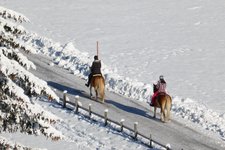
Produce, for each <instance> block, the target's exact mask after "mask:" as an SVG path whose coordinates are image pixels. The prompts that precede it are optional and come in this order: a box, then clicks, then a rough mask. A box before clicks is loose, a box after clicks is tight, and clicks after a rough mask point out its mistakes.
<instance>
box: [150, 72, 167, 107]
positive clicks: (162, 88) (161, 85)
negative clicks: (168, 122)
mask: <svg viewBox="0 0 225 150" xmlns="http://www.w3.org/2000/svg"><path fill="white" fill-rule="evenodd" d="M156 89H157V91H156V92H155V93H154V94H153V96H152V101H151V104H150V105H151V106H154V105H155V100H156V96H157V95H158V94H159V93H166V81H165V79H164V77H163V75H160V76H159V81H158V82H157V84H156Z"/></svg>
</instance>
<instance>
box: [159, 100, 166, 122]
mask: <svg viewBox="0 0 225 150" xmlns="http://www.w3.org/2000/svg"><path fill="white" fill-rule="evenodd" d="M160 108H161V114H160V119H161V121H162V122H165V101H163V100H162V101H161V105H160Z"/></svg>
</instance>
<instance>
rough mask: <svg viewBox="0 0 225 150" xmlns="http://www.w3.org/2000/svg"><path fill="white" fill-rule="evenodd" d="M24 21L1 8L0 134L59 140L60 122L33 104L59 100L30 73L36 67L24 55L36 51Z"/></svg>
mask: <svg viewBox="0 0 225 150" xmlns="http://www.w3.org/2000/svg"><path fill="white" fill-rule="evenodd" d="M23 22H29V19H27V18H26V17H25V16H24V15H22V14H20V13H17V12H15V11H12V10H9V9H6V8H3V7H1V6H0V124H1V125H0V132H3V131H6V132H14V131H20V132H25V133H28V134H36V135H38V134H41V133H42V134H44V135H46V136H47V137H50V138H52V139H54V140H57V139H60V138H63V136H62V135H61V133H59V132H58V131H57V130H56V129H54V128H53V127H52V123H54V122H56V121H57V120H60V119H59V118H58V117H56V116H55V115H52V114H49V113H48V112H46V111H45V110H43V109H42V108H41V107H40V106H39V105H37V104H35V103H33V102H32V101H31V98H32V97H34V96H40V95H41V96H45V97H48V98H49V99H51V100H52V99H54V100H57V101H58V100H59V98H58V96H57V95H56V94H55V93H54V91H52V89H51V88H50V87H48V85H47V82H45V81H43V80H41V79H39V78H38V77H36V76H34V75H33V74H32V73H30V72H29V69H31V68H32V69H36V66H35V65H34V64H33V63H32V62H31V61H30V60H28V58H27V57H26V56H25V55H24V53H25V52H26V53H29V52H32V53H35V52H36V50H35V48H34V47H32V46H31V45H29V44H27V41H26V40H25V39H24V37H26V36H24V35H26V34H28V31H27V30H26V29H25V28H24V27H23V26H22V25H21V23H23ZM1 144H2V143H1V142H0V145H1ZM1 146H2V145H1Z"/></svg>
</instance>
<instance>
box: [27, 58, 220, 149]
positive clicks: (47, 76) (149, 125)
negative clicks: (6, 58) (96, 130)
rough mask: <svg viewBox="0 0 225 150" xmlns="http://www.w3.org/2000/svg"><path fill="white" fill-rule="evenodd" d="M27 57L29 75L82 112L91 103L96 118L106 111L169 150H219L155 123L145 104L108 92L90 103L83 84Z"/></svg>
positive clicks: (174, 126)
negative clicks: (30, 66) (30, 63)
mask: <svg viewBox="0 0 225 150" xmlns="http://www.w3.org/2000/svg"><path fill="white" fill-rule="evenodd" d="M27 57H28V58H29V59H30V60H32V61H33V62H34V63H35V65H36V66H37V70H32V71H31V72H32V73H34V75H36V76H38V77H39V78H42V79H43V80H46V81H47V82H48V84H49V85H50V86H52V87H53V88H55V89H57V94H58V95H59V97H62V91H64V90H67V91H68V94H69V95H68V96H69V98H70V100H71V101H73V100H74V96H75V95H79V96H80V101H81V102H82V105H83V106H84V107H86V108H88V105H89V104H90V103H91V104H92V110H93V111H95V112H98V113H100V114H103V112H104V110H105V109H108V110H109V118H112V119H113V120H117V121H120V120H121V119H122V118H123V119H125V123H124V124H126V125H127V126H129V127H131V128H133V123H134V122H138V123H139V124H138V130H139V132H141V133H144V134H145V135H146V136H149V135H150V134H152V138H153V139H154V140H156V141H158V142H160V143H162V144H165V145H166V144H168V143H169V144H170V145H171V148H172V149H189V150H190V149H198V150H207V149H208V150H211V149H222V147H220V145H219V144H217V143H216V141H215V140H214V139H211V138H210V137H208V136H206V135H204V134H202V133H201V132H200V131H197V130H195V129H192V128H189V127H187V126H186V125H185V124H181V123H180V122H177V121H176V120H173V118H172V121H171V122H170V123H166V124H165V123H162V122H160V120H159V119H153V118H152V117H151V116H152V112H149V107H148V105H147V104H146V103H143V102H137V101H132V100H130V99H129V100H128V99H127V98H124V97H121V96H119V95H116V94H114V93H110V92H106V101H105V102H106V103H105V104H100V103H98V102H95V101H92V100H90V99H89V98H88V93H89V89H88V88H87V87H85V86H84V83H85V81H84V80H81V79H80V78H78V77H76V76H74V75H72V74H71V73H69V71H67V70H64V69H62V68H59V67H58V66H50V65H49V63H50V62H51V60H50V59H49V58H47V57H46V56H41V55H31V54H29V56H27ZM40 60H41V61H40ZM46 72H48V73H46ZM158 118H159V116H158Z"/></svg>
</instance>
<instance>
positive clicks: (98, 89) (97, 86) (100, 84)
mask: <svg viewBox="0 0 225 150" xmlns="http://www.w3.org/2000/svg"><path fill="white" fill-rule="evenodd" d="M92 87H94V90H95V93H96V101H97V100H98V95H100V99H101V102H102V103H104V102H105V100H104V98H105V79H104V78H103V76H102V75H101V74H96V75H93V76H92V78H91V84H90V96H91V98H92Z"/></svg>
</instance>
